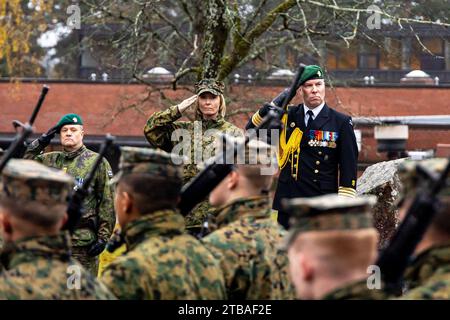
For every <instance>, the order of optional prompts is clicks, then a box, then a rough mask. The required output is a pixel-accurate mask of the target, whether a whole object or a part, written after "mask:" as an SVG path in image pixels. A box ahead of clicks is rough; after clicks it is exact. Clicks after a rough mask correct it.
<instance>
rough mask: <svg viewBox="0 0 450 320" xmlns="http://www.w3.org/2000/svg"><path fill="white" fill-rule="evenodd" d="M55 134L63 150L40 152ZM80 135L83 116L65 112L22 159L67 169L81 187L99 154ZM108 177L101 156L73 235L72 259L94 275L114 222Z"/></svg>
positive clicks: (109, 167) (108, 166)
mask: <svg viewBox="0 0 450 320" xmlns="http://www.w3.org/2000/svg"><path fill="white" fill-rule="evenodd" d="M56 133H60V135H61V145H62V146H63V151H55V152H48V153H43V150H44V149H45V147H46V146H47V145H48V144H49V143H50V141H51V139H52V138H53V137H54V136H55V134H56ZM83 135H84V131H83V121H82V119H81V118H80V117H79V116H78V115H76V114H67V115H65V116H63V117H62V118H61V120H60V121H59V122H58V124H57V125H56V126H55V127H53V128H51V129H50V130H49V131H48V132H47V133H45V134H43V135H42V136H41V137H40V138H38V139H36V140H35V141H33V142H32V143H31V145H30V147H29V148H28V149H27V152H26V154H25V158H28V159H34V160H37V161H39V162H41V163H43V164H45V165H47V166H49V167H53V168H57V169H61V170H63V171H64V172H67V173H68V174H70V175H71V176H72V177H74V178H75V181H76V185H77V186H81V185H82V183H83V181H84V179H85V178H86V176H87V174H88V172H89V171H90V169H91V167H92V165H93V164H94V161H95V159H96V157H97V155H98V154H97V153H95V152H93V151H91V150H89V149H87V148H86V146H85V145H84V144H83ZM111 177H112V171H111V166H110V165H109V163H108V161H107V160H106V159H103V162H102V163H101V165H100V167H99V170H98V171H97V172H96V176H95V178H94V181H93V182H92V186H93V187H92V192H91V193H90V195H89V196H88V197H86V199H85V200H84V203H83V205H84V208H85V213H84V214H83V217H82V218H81V221H80V222H79V224H78V225H77V226H76V227H75V232H74V233H73V235H72V246H73V248H72V253H73V256H74V258H76V259H78V260H79V262H80V263H81V264H82V265H83V266H84V267H85V268H86V269H88V270H89V271H90V272H92V274H94V275H97V272H98V255H99V254H100V253H101V252H102V251H103V249H104V248H105V246H106V243H107V242H108V240H109V237H110V236H111V233H112V230H113V228H114V224H115V221H116V217H115V213H114V208H113V190H112V187H111V186H110V185H109V184H108V182H109V179H110V178H111Z"/></svg>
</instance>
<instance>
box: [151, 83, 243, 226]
mask: <svg viewBox="0 0 450 320" xmlns="http://www.w3.org/2000/svg"><path fill="white" fill-rule="evenodd" d="M224 88H225V85H224V83H223V82H221V81H217V80H214V79H203V80H201V81H200V82H198V83H197V84H196V85H195V95H194V96H192V97H190V98H188V99H186V100H184V101H183V102H181V103H180V104H178V105H175V106H172V107H170V108H169V109H167V110H164V111H158V112H155V113H154V114H152V115H151V116H150V118H149V119H148V121H147V124H146V125H145V128H144V134H145V137H146V138H147V140H148V142H149V143H150V145H151V146H152V147H154V148H160V149H162V150H164V151H166V152H173V148H174V147H175V145H177V144H179V143H180V141H179V139H180V135H182V134H184V132H182V131H181V130H180V129H184V130H186V131H187V133H188V134H189V136H190V141H188V142H190V146H189V148H190V155H185V156H187V157H190V159H189V160H190V161H189V162H188V163H187V164H185V166H184V167H183V184H186V183H187V182H189V180H191V179H192V178H193V177H194V176H195V175H196V174H197V173H198V172H199V164H200V162H203V161H204V160H207V158H209V157H207V155H210V156H214V148H213V147H214V145H215V142H216V140H217V138H218V137H217V135H215V134H205V133H206V131H207V130H217V131H221V132H224V133H227V134H230V135H233V136H241V135H242V132H241V130H240V129H239V128H237V127H236V126H235V125H233V124H231V123H230V122H228V121H226V120H225V118H224V117H225V114H226V104H225V98H224V96H223V91H224ZM193 105H194V106H195V110H194V111H195V121H178V120H179V119H180V118H181V117H182V116H183V114H184V113H185V111H186V110H188V108H189V107H191V106H193ZM210 133H212V132H210ZM173 135H174V136H173ZM183 139H185V137H183ZM184 143H186V142H184ZM174 153H176V152H174ZM205 155H206V157H205ZM209 209H210V207H209V205H208V203H207V201H205V202H202V203H201V204H200V205H198V206H197V208H196V209H194V210H192V212H191V213H190V214H188V215H187V216H186V218H185V219H186V226H187V228H188V229H190V230H191V231H192V232H193V233H197V232H198V231H199V230H200V228H201V226H202V223H203V221H204V220H205V217H206V216H207V214H208V212H209Z"/></svg>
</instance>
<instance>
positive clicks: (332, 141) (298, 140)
mask: <svg viewBox="0 0 450 320" xmlns="http://www.w3.org/2000/svg"><path fill="white" fill-rule="evenodd" d="M323 76H324V74H323V71H322V69H321V68H320V67H319V66H315V65H309V66H306V67H305V69H304V72H303V73H302V75H301V78H300V83H299V84H300V89H299V91H300V94H301V96H302V98H303V103H302V104H300V105H298V106H292V107H289V108H288V110H287V112H288V114H287V116H286V117H284V118H283V121H282V122H283V125H284V129H283V130H281V133H280V144H279V145H280V147H279V159H278V162H279V166H280V168H281V172H280V176H279V178H278V186H277V190H276V193H275V198H274V202H273V209H275V210H278V221H279V222H280V224H282V225H283V226H284V227H286V228H288V221H289V219H288V218H289V214H288V213H287V212H285V211H283V210H282V206H281V199H283V198H298V197H314V196H319V195H323V194H328V193H339V194H340V195H342V196H347V197H354V196H355V195H356V178H357V160H358V147H357V144H356V138H355V133H354V131H353V123H352V120H351V117H349V116H347V115H345V114H342V113H340V112H337V111H336V110H334V109H332V108H330V107H329V106H328V105H327V104H326V103H325V81H324V77H323ZM269 109H270V105H269V104H266V105H265V106H264V107H263V108H261V109H260V110H259V111H258V112H256V113H255V114H254V115H253V117H252V118H251V119H250V120H249V123H248V124H247V126H246V129H250V128H254V127H255V126H257V125H259V124H260V123H261V121H262V118H263V117H265V116H266V115H267V113H268V112H269Z"/></svg>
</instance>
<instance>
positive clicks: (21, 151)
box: [12, 85, 50, 158]
mask: <svg viewBox="0 0 450 320" xmlns="http://www.w3.org/2000/svg"><path fill="white" fill-rule="evenodd" d="M49 89H50V88H49V87H48V86H47V85H44V86H43V87H42V91H41V95H40V96H39V100H38V102H37V104H36V106H35V107H34V109H33V112H32V113H31V117H30V119H29V120H28V122H27V124H28V125H29V126H30V127H33V124H34V121H35V120H36V117H37V115H38V113H39V111H40V110H41V106H42V103H43V102H44V100H45V97H46V96H47V93H48V90H49ZM12 125H13V127H14V129H15V130H16V131H17V128H19V127H22V128H24V127H25V124H23V123H22V122H20V121H19V120H13V122H12ZM26 148H27V146H26V138H25V140H24V141H22V144H21V145H20V146H18V147H17V149H16V151H15V152H14V154H13V155H12V157H13V158H23V155H24V154H25V151H26Z"/></svg>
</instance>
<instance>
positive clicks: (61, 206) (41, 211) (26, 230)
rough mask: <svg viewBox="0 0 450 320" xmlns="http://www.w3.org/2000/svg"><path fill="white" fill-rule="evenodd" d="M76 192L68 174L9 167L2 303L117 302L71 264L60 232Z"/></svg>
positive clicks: (29, 164) (2, 196)
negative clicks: (24, 301) (23, 301)
mask: <svg viewBox="0 0 450 320" xmlns="http://www.w3.org/2000/svg"><path fill="white" fill-rule="evenodd" d="M73 186H74V180H73V178H72V177H71V176H69V175H68V174H65V173H64V172H62V171H59V170H55V169H51V168H48V167H46V166H44V165H41V164H39V163H37V162H35V161H31V160H14V159H13V160H10V161H9V162H8V165H7V166H6V168H5V169H4V170H3V172H2V182H1V188H2V189H1V190H2V192H0V226H1V231H2V235H3V237H4V240H5V246H4V249H3V252H2V255H1V261H2V264H3V270H2V272H1V275H0V297H3V298H9V299H115V297H114V296H113V295H112V294H111V293H110V292H109V291H108V290H107V289H106V287H105V286H104V285H103V284H101V283H100V282H98V280H97V279H96V278H95V277H94V276H93V275H91V274H90V273H89V272H87V271H86V270H85V269H84V268H83V267H82V266H81V265H80V264H78V262H76V261H75V260H73V259H72V258H71V256H70V236H69V234H68V233H67V232H61V231H60V229H61V227H62V226H63V225H64V223H65V221H66V220H67V214H66V210H67V204H68V199H69V196H70V194H71V192H72V190H73ZM11 284H13V285H14V287H12V286H11Z"/></svg>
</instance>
